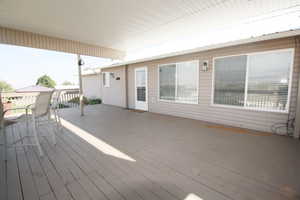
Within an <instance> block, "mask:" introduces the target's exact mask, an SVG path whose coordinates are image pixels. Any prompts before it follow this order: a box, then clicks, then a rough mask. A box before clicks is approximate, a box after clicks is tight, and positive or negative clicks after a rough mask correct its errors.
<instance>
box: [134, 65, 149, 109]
mask: <svg viewBox="0 0 300 200" xmlns="http://www.w3.org/2000/svg"><path fill="white" fill-rule="evenodd" d="M139 70H145V88H146V94H145V98H146V100H145V102H144V103H145V105H146V106H145V108H144V109H143V108H140V107H137V103H138V100H137V85H136V72H137V71H139ZM134 94H135V95H134V103H135V106H134V107H135V109H137V110H145V111H148V109H149V105H148V67H147V66H143V67H136V68H135V69H134Z"/></svg>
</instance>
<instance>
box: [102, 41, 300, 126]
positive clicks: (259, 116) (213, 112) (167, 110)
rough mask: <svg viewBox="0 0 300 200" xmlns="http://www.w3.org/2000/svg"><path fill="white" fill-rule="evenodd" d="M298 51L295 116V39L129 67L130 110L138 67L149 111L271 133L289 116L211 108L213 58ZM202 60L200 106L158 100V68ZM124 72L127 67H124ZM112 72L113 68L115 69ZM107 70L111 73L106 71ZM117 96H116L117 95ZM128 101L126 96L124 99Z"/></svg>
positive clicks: (292, 102) (292, 109)
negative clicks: (145, 81)
mask: <svg viewBox="0 0 300 200" xmlns="http://www.w3.org/2000/svg"><path fill="white" fill-rule="evenodd" d="M286 48H295V53H294V65H293V74H292V86H291V96H290V116H291V117H294V116H295V113H296V102H297V88H298V80H299V70H300V51H299V45H298V46H297V45H296V37H291V38H283V39H276V40H269V41H262V42H255V43H250V44H243V45H238V46H232V47H225V48H220V49H214V50H208V51H202V52H198V53H192V54H186V55H181V56H175V57H170V58H164V59H159V60H152V61H147V62H143V63H137V64H131V65H128V106H129V108H135V99H134V98H135V95H134V94H135V91H134V90H135V89H134V87H135V85H134V84H135V80H134V78H135V77H134V69H135V68H137V67H143V66H147V67H148V103H149V105H148V106H149V111H150V112H155V113H161V114H168V115H174V116H179V117H186V118H192V119H197V120H203V121H208V122H213V123H219V124H225V125H230V126H236V127H241V128H249V129H254V130H259V131H267V132H270V131H271V126H272V125H273V124H275V123H285V122H286V121H287V119H288V116H289V115H288V114H287V113H278V112H277V113H276V112H264V111H253V110H246V109H239V108H225V107H217V106H214V105H211V99H212V91H213V88H212V64H213V58H214V57H219V56H229V55H237V54H243V53H253V52H260V51H269V50H278V49H286ZM190 60H199V61H200V63H201V61H206V60H208V61H209V70H208V71H207V72H203V71H201V70H199V101H198V104H184V103H175V102H174V103H172V102H162V101H159V99H158V95H159V94H158V91H159V90H158V87H159V86H158V65H159V64H167V63H174V62H182V61H190ZM123 68H125V67H123ZM112 69H113V68H112ZM107 70H108V69H107ZM115 95H116V94H115ZM124 99H125V95H124Z"/></svg>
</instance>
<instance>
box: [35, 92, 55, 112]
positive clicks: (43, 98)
mask: <svg viewBox="0 0 300 200" xmlns="http://www.w3.org/2000/svg"><path fill="white" fill-rule="evenodd" d="M52 94H53V91H51V92H40V93H39V95H38V96H37V98H36V100H35V103H34V111H33V112H34V115H35V116H36V117H39V116H43V115H46V114H47V113H48V112H49V110H50V103H51V97H52Z"/></svg>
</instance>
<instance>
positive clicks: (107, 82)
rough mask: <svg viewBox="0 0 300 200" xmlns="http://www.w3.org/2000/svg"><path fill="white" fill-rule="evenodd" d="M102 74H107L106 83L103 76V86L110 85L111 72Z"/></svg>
mask: <svg viewBox="0 0 300 200" xmlns="http://www.w3.org/2000/svg"><path fill="white" fill-rule="evenodd" d="M102 75H103V76H105V81H106V83H105V84H104V79H103V76H102V84H103V87H110V72H103V74H102Z"/></svg>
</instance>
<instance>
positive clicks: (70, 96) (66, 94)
mask: <svg viewBox="0 0 300 200" xmlns="http://www.w3.org/2000/svg"><path fill="white" fill-rule="evenodd" d="M38 94H39V93H38V92H33V93H16V92H2V93H1V98H2V103H3V105H4V109H10V108H23V107H26V106H28V105H30V104H33V103H34V102H35V99H36V97H37V95H38ZM78 99H79V91H78V90H61V94H60V98H59V100H58V106H59V108H70V107H77V106H78V105H79V103H77V101H78ZM23 113H25V110H15V111H9V112H7V113H6V115H19V114H23Z"/></svg>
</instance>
